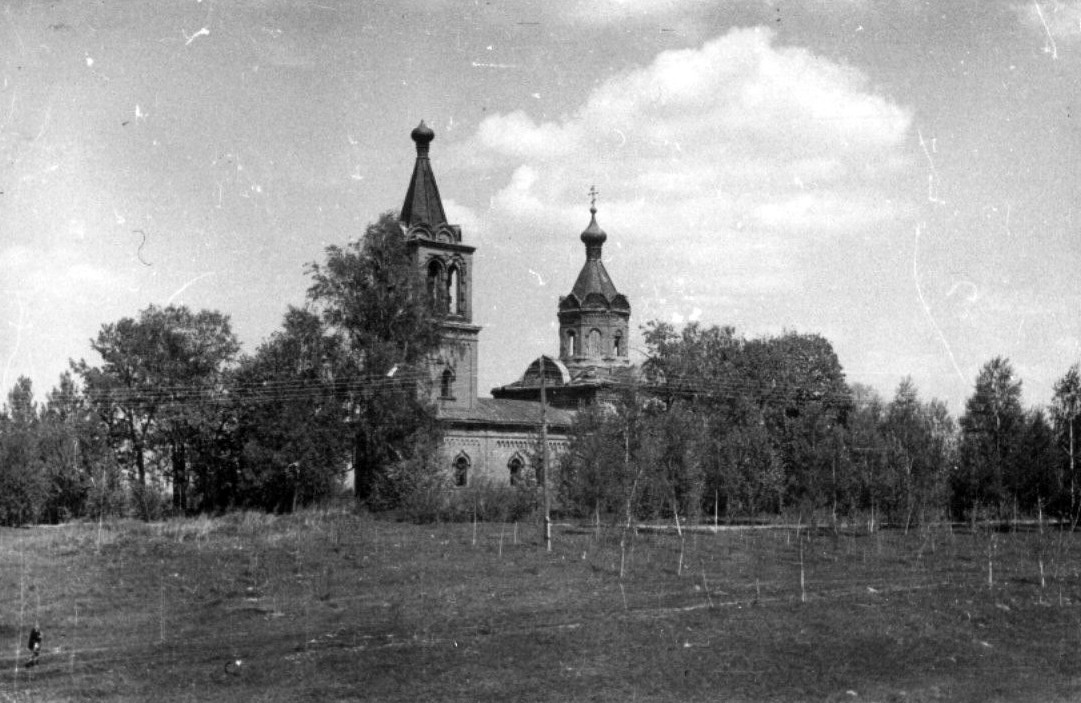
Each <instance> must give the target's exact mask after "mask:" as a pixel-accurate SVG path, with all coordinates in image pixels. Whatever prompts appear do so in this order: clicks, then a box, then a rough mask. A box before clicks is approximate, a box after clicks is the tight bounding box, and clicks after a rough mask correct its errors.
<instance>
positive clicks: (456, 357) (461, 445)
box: [399, 122, 635, 486]
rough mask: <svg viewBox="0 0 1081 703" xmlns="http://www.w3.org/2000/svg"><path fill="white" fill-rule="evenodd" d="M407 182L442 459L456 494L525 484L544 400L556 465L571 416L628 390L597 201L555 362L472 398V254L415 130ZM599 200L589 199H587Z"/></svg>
mask: <svg viewBox="0 0 1081 703" xmlns="http://www.w3.org/2000/svg"><path fill="white" fill-rule="evenodd" d="M410 136H411V137H412V139H413V142H414V143H415V145H416V161H415V163H414V166H413V175H412V178H411V179H410V182H409V187H408V189H407V191H406V196H405V201H404V203H403V204H402V209H401V214H400V215H399V221H400V224H401V226H402V229H403V231H404V232H405V235H406V242H407V245H408V248H409V252H410V255H411V257H412V258H413V261H414V264H415V265H416V267H417V269H418V274H419V275H420V276H423V278H424V281H425V283H426V286H427V290H428V293H429V295H430V296H431V298H432V300H433V301H434V303H435V305H436V308H437V310H438V311H439V312H440V314H441V315H442V323H441V324H442V342H441V345H440V348H439V351H438V353H437V354H435V355H433V357H432V358H431V359H430V360H429V363H428V373H429V377H430V386H429V387H430V388H431V393H432V400H433V402H434V403H435V405H436V408H437V411H438V417H439V421H440V424H441V426H442V429H443V436H444V448H445V459H446V461H447V466H448V470H449V471H450V473H451V476H452V481H453V483H454V485H456V486H468V485H470V484H471V483H473V482H474V481H477V480H489V481H495V482H510V483H512V484H518V483H528V482H531V481H533V480H535V477H536V475H537V470H538V468H539V462H540V458H539V455H540V450H541V443H540V436H541V423H542V403H541V396H542V395H544V396H546V403H545V404H544V406H543V420H544V422H545V424H546V427H547V437H548V450H549V456H550V459H551V461H553V462H554V461H556V460H557V459H558V456H559V455H560V454H561V453H562V452H564V451H565V450H566V448H567V446H568V444H569V432H570V429H571V425H572V423H573V422H574V416H575V412H576V410H577V409H578V408H579V407H581V406H582V405H583V404H587V403H592V402H596V401H597V400H598V399H600V398H602V397H603V396H604V395H605V394H607V393H610V392H612V391H613V390H615V389H616V388H618V387H619V385H621V384H622V383H625V382H627V381H628V380H630V378H631V376H632V374H634V372H635V370H634V368H633V367H632V366H631V364H630V362H629V359H628V349H627V344H628V339H629V336H628V330H629V324H630V315H631V308H630V303H629V302H628V300H627V298H626V297H625V296H624V295H622V294H621V293H619V292H618V291H617V290H616V287H615V285H614V284H613V282H612V280H611V277H610V276H609V275H608V272H607V270H606V269H605V267H604V263H603V261H602V258H601V255H602V250H603V246H604V242H605V241H606V239H607V234H606V233H605V232H604V230H602V229H601V228H600V226H599V225H598V224H597V217H596V215H597V209H596V201H595V200H594V201H593V202H592V203H591V207H590V214H591V217H590V222H589V225H588V226H587V228H586V229H585V231H583V232H582V234H581V240H582V242H583V244H584V245H585V255H586V259H585V264H584V265H583V267H582V270H581V272H580V273H579V274H578V278H577V280H576V281H575V284H574V286H573V288H572V289H571V292H570V294H568V295H566V296H563V297H561V298H560V301H559V309H558V312H557V314H558V318H559V340H558V344H559V347H558V348H559V354H558V357H556V358H553V357H551V356H547V355H543V356H541V357H539V358H538V359H535V360H534V361H533V362H532V363H530V364H529V365H528V366H527V368H526V370H525V372H524V373H523V374H522V376H521V378H519V379H518V380H517V381H514V382H512V383H509V384H507V385H505V386H501V387H499V388H495V389H492V396H493V397H491V398H481V397H479V396H478V387H477V371H478V363H479V358H480V332H481V328H480V327H479V326H478V325H476V324H474V322H473V275H474V267H473V253H474V251H475V247H473V246H471V245H470V244H468V243H467V242H466V241H464V239H463V235H462V230H461V227H459V226H458V225H453V224H450V223H448V222H447V217H446V213H445V211H444V209H443V203H442V200H441V198H440V195H439V188H438V186H437V185H436V181H435V175H434V173H433V171H432V166H431V162H430V159H429V151H430V145H431V142H432V140H433V139H434V138H435V134H434V132H433V131H432V130H431V129H430V128H429V127H428V126H427V125H425V124H424V122H421V123H420V125H419V126H417V128H416V129H414V130H413V132H412V133H411V135H410ZM593 194H594V195H595V192H594V193H593Z"/></svg>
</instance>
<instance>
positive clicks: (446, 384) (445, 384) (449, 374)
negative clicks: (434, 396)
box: [439, 369, 454, 400]
mask: <svg viewBox="0 0 1081 703" xmlns="http://www.w3.org/2000/svg"><path fill="white" fill-rule="evenodd" d="M439 397H440V398H444V399H448V400H453V398H454V372H453V371H452V370H450V369H444V370H443V376H442V377H441V378H440V379H439Z"/></svg>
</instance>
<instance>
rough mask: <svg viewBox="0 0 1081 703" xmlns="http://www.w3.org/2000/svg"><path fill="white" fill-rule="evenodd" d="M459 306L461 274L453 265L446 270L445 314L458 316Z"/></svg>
mask: <svg viewBox="0 0 1081 703" xmlns="http://www.w3.org/2000/svg"><path fill="white" fill-rule="evenodd" d="M461 304H462V274H461V272H460V271H459V270H458V267H457V266H456V265H455V266H451V267H450V268H449V269H448V270H447V312H449V313H450V314H451V315H460V314H461V313H462V311H461Z"/></svg>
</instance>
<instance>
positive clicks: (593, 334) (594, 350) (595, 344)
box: [586, 329, 601, 356]
mask: <svg viewBox="0 0 1081 703" xmlns="http://www.w3.org/2000/svg"><path fill="white" fill-rule="evenodd" d="M586 354H587V355H588V356H600V355H601V331H600V330H597V329H594V330H590V332H589V342H588V344H587V345H586Z"/></svg>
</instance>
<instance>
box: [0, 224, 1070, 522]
mask: <svg viewBox="0 0 1081 703" xmlns="http://www.w3.org/2000/svg"><path fill="white" fill-rule="evenodd" d="M307 270H308V274H309V276H310V279H311V283H310V286H309V288H308V291H307V297H306V300H305V304H304V306H303V307H290V308H289V309H288V310H287V312H286V313H285V315H284V318H283V320H282V324H281V327H280V328H279V329H278V330H277V331H276V332H274V333H273V334H272V335H271V336H270V338H269V339H267V340H266V341H264V342H263V343H262V344H261V345H260V346H259V347H258V348H257V349H256V350H255V352H254V353H252V354H241V353H240V345H239V343H238V340H237V338H236V335H235V334H234V332H233V330H232V327H231V324H230V321H229V318H228V316H226V315H223V314H222V313H220V312H216V311H209V310H201V311H193V310H190V309H189V308H187V307H185V306H181V305H170V306H166V307H158V306H153V305H151V306H149V307H147V308H146V309H145V310H143V311H141V312H140V313H139V314H138V315H137V316H134V317H125V318H123V319H121V320H118V321H116V322H113V323H109V324H105V325H103V326H102V327H101V329H100V331H99V332H98V334H97V336H96V337H95V338H94V339H92V340H90V347H91V349H92V350H93V351H94V352H95V353H96V354H97V356H98V358H99V359H100V361H98V362H97V363H92V362H88V361H86V360H83V359H80V360H78V361H72V362H71V364H70V368H69V370H68V371H66V372H65V373H64V374H62V376H61V377H60V379H59V382H58V385H57V386H56V387H55V388H53V389H52V390H51V391H49V392H48V393H47V394H46V396H45V399H44V402H41V403H37V402H35V400H34V393H33V389H32V388H31V383H30V381H29V380H28V379H26V378H20V379H18V380H17V381H16V383H15V385H14V386H13V387H12V388H11V389H10V391H9V392H8V394H7V399H6V403H4V404H3V405H2V406H0V524H6V525H12V524H25V523H31V522H39V521H45V522H59V521H63V520H67V519H71V518H79V517H91V518H99V517H103V516H106V515H118V514H130V515H136V516H139V517H143V518H145V519H152V518H156V517H160V516H162V515H165V514H178V513H192V512H214V511H222V510H228V509H231V508H257V509H263V510H274V511H287V510H293V509H295V508H296V507H298V506H300V505H307V504H310V503H314V502H318V501H321V500H323V499H325V498H327V497H329V496H331V495H332V494H333V493H334V492H335V491H336V490H337V489H338V486H339V485H340V481H341V478H342V475H343V473H344V472H345V471H346V469H347V467H350V466H351V467H352V468H353V470H354V473H355V479H354V480H355V492H356V496H357V498H358V499H360V500H363V501H365V502H366V503H367V504H368V505H370V506H371V507H373V508H375V509H380V508H396V507H401V506H403V505H409V504H410V503H414V504H415V503H416V502H417V501H418V500H419V501H420V502H421V503H424V502H425V501H429V502H430V500H429V499H430V498H431V496H433V495H438V494H439V493H440V491H443V490H445V489H448V488H449V486H450V483H451V481H450V476H449V472H450V466H449V464H448V463H447V462H446V461H445V458H444V457H443V456H442V455H441V451H440V450H441V445H442V438H441V435H440V429H439V424H438V423H437V422H436V416H435V408H434V407H433V406H432V405H431V404H430V403H429V402H428V401H427V400H426V398H427V397H428V394H426V393H418V386H420V385H424V384H427V383H429V382H430V379H429V377H428V372H427V370H426V369H427V360H428V359H429V357H430V356H431V355H432V354H433V353H435V352H436V350H437V349H438V345H439V335H440V325H439V314H438V310H437V308H436V307H435V306H434V304H433V301H432V300H431V298H430V296H429V294H428V292H427V290H426V288H425V287H424V285H423V282H422V280H421V278H420V276H419V275H418V272H417V270H416V268H415V265H414V263H413V262H412V260H411V257H410V255H409V251H408V245H407V243H406V241H405V237H404V234H403V232H402V228H401V227H400V225H399V224H398V222H397V221H396V218H395V217H394V216H393V215H392V214H391V213H387V214H385V215H383V216H381V217H380V218H379V219H378V220H377V221H376V222H375V223H373V224H372V225H370V226H369V227H368V228H367V230H366V231H365V233H364V236H363V237H362V238H360V239H359V240H357V241H354V242H351V243H350V244H348V245H346V246H344V247H336V246H332V247H329V248H328V249H327V250H326V257H325V260H324V261H323V262H321V263H313V264H309V266H308V269H307ZM644 331H645V335H644V338H645V345H646V351H647V360H646V361H645V363H644V364H643V365H642V367H641V369H640V373H639V374H638V376H637V377H636V379H635V380H634V381H633V382H631V381H628V382H627V383H624V384H620V385H617V386H614V387H613V388H612V389H611V392H610V393H608V394H607V395H606V396H603V397H602V398H600V399H599V401H598V402H597V403H594V404H593V405H591V406H589V407H584V408H582V409H580V411H579V413H578V419H577V421H576V424H575V426H574V428H573V431H572V437H571V442H570V448H569V450H568V451H567V452H566V454H565V455H564V456H563V457H562V459H561V461H560V462H559V465H558V466H555V467H554V468H555V470H554V471H553V476H552V481H551V484H553V487H554V491H555V493H556V496H557V498H558V501H557V507H558V509H560V510H562V511H564V512H567V513H570V514H578V515H582V516H585V515H590V516H596V517H597V518H599V517H600V515H601V514H602V513H603V514H604V515H607V516H610V517H611V516H614V517H615V519H619V520H628V521H629V520H632V519H645V518H659V517H669V516H672V515H673V514H677V515H680V516H681V517H686V518H688V519H701V518H703V517H705V516H716V517H717V519H720V518H721V517H722V516H723V517H724V518H725V519H746V518H759V517H770V516H776V515H782V514H788V515H789V516H790V517H792V516H795V519H803V518H804V517H808V516H809V513H812V512H818V513H820V514H821V513H822V512H826V513H828V514H829V515H831V516H834V517H836V518H838V519H844V518H848V517H852V516H856V515H868V516H870V519H875V520H881V521H889V522H891V523H894V524H906V525H907V524H913V523H915V522H919V521H923V520H928V519H938V518H940V517H944V516H950V517H952V518H954V519H966V518H974V517H983V516H988V515H992V516H998V517H1002V516H1009V515H1034V514H1039V513H1046V514H1054V515H1058V516H1062V517H1068V518H1070V519H1074V520H1076V518H1077V516H1078V514H1079V509H1081V505H1079V503H1081V497H1079V492H1081V487H1079V485H1078V475H1077V471H1078V469H1077V461H1076V459H1077V454H1078V451H1079V448H1078V444H1079V443H1081V433H1079V431H1078V430H1079V429H1081V428H1079V426H1078V415H1079V414H1081V372H1079V369H1078V366H1077V365H1074V366H1073V367H1071V368H1070V369H1069V370H1068V371H1067V372H1066V373H1065V375H1064V376H1063V377H1062V378H1061V379H1060V380H1059V381H1058V383H1057V384H1056V386H1055V392H1054V399H1053V402H1052V403H1051V405H1050V406H1049V407H1048V408H1046V409H1044V408H1037V409H1028V410H1026V409H1025V408H1024V407H1023V406H1022V402H1021V382H1020V380H1018V379H1017V378H1016V377H1015V373H1014V370H1013V368H1012V366H1011V365H1010V363H1009V361H1008V360H1006V359H1003V358H995V359H992V360H991V361H989V362H987V363H986V364H985V365H984V366H983V367H982V368H981V369H980V371H979V374H978V375H977V377H976V379H975V385H974V391H973V394H972V395H971V396H970V397H969V398H968V400H967V402H966V405H965V408H964V412H963V414H962V415H961V417H960V418H959V420H956V421H955V420H954V419H953V418H952V417H951V416H950V414H949V413H948V412H947V408H946V406H945V404H944V403H942V402H940V401H938V400H923V399H921V398H920V396H919V393H918V389H917V388H916V387H915V385H914V384H913V382H912V381H911V380H910V379H904V380H902V381H901V382H900V385H899V386H898V387H897V389H896V392H895V393H894V395H893V397H892V398H890V399H888V400H886V399H883V398H881V397H880V396H879V395H878V394H877V393H876V392H875V391H874V390H872V389H870V388H868V387H865V386H861V385H858V384H849V383H848V382H847V381H846V380H845V376H844V371H843V369H842V367H841V364H840V362H839V360H838V358H837V355H836V354H835V352H834V350H833V348H832V345H831V344H830V343H829V341H828V340H826V339H824V338H823V337H821V336H819V335H814V334H797V333H795V332H789V333H784V334H781V335H778V336H771V337H763V338H758V339H747V338H745V337H742V336H740V335H738V334H737V333H736V331H735V330H734V329H733V328H730V327H717V326H712V327H706V326H702V325H699V324H689V325H687V326H685V327H683V328H682V329H677V328H676V327H674V326H672V325H669V324H665V323H650V324H648V325H647V326H646V328H645V330H644ZM520 493H521V491H517V492H516V493H515V496H513V498H514V501H515V504H516V505H519V506H520V505H521V504H522V498H523V496H522V495H519V494H520ZM418 497H419V498H418ZM517 509H518V508H516V510H517Z"/></svg>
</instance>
